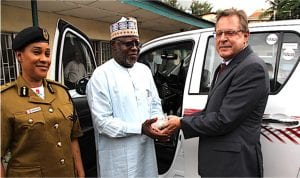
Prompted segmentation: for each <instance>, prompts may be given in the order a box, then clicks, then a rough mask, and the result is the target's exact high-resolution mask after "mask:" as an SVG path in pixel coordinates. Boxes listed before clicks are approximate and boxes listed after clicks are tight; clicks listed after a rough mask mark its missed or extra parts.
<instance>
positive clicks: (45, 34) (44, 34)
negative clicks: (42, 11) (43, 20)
mask: <svg viewBox="0 0 300 178" xmlns="http://www.w3.org/2000/svg"><path fill="white" fill-rule="evenodd" d="M43 36H44V38H45V40H48V39H49V34H48V32H47V31H46V30H45V29H43Z"/></svg>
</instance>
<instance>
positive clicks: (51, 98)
mask: <svg viewBox="0 0 300 178" xmlns="http://www.w3.org/2000/svg"><path fill="white" fill-rule="evenodd" d="M13 49H14V50H15V52H16V57H17V58H18V61H19V63H20V64H21V69H22V72H21V75H20V76H19V77H18V79H17V80H16V81H15V82H12V83H9V84H6V85H4V86H1V160H2V159H3V157H4V156H5V155H6V154H7V153H8V152H10V153H11V156H10V160H9V162H8V165H7V167H6V169H5V168H4V165H3V164H2V162H1V176H3V177H4V176H7V177H75V176H78V177H84V170H83V165H82V160H81V156H80V148H79V145H78V140H77V138H78V137H79V136H81V135H82V132H81V129H80V125H79V121H78V119H77V117H76V114H75V112H74V108H73V104H72V101H71V99H70V97H69V95H68V91H67V90H66V88H65V87H64V86H62V85H60V84H59V83H56V82H54V81H50V80H47V79H45V78H46V76H47V72H48V70H49V66H50V63H51V61H50V48H49V35H48V32H47V31H46V30H44V29H42V28H40V27H29V28H26V29H24V30H22V31H21V32H20V33H18V35H17V36H16V38H15V39H14V41H13Z"/></svg>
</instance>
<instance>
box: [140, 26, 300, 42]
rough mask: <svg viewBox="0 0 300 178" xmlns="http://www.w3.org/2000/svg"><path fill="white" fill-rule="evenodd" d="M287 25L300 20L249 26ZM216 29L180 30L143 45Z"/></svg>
mask: <svg viewBox="0 0 300 178" xmlns="http://www.w3.org/2000/svg"><path fill="white" fill-rule="evenodd" d="M286 25H300V20H279V21H269V22H255V23H250V24H249V28H250V29H251V28H257V27H269V26H286ZM212 30H214V27H213V28H205V29H198V30H190V31H185V32H179V33H173V34H170V35H165V36H162V37H158V38H156V39H153V40H151V41H149V42H146V43H145V44H143V46H147V45H148V44H150V43H153V42H155V41H160V40H163V39H168V38H172V37H179V36H185V35H192V34H196V33H200V32H207V31H212Z"/></svg>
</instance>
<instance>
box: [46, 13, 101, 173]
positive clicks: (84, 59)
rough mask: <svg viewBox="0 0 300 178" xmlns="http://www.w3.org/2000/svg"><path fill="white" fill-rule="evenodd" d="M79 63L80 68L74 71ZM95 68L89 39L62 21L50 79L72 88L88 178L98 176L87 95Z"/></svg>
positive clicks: (57, 33)
mask: <svg viewBox="0 0 300 178" xmlns="http://www.w3.org/2000/svg"><path fill="white" fill-rule="evenodd" d="M75 64H76V66H77V68H76V69H71V68H72V65H75ZM78 66H79V67H78ZM95 68H96V62H95V57H94V54H93V50H92V46H91V43H90V41H89V38H88V37H87V36H86V35H85V34H83V33H82V32H81V31H80V30H78V29H77V28H75V27H74V26H73V25H71V24H69V23H68V22H66V21H64V20H61V19H59V20H58V22H57V27H56V32H55V37H54V41H53V49H52V64H51V68H50V71H49V75H50V76H48V77H49V78H51V79H54V80H55V81H58V82H60V83H62V84H64V85H66V86H67V87H68V88H69V93H70V95H71V97H72V100H73V102H74V105H75V108H76V110H77V114H78V117H79V120H80V125H81V128H82V130H83V133H84V135H83V136H82V137H80V138H79V145H80V149H81V156H82V161H83V166H84V169H85V175H86V176H87V177H96V176H97V168H96V165H97V164H96V147H95V139H94V130H93V124H92V119H91V113H90V110H89V106H88V103H87V98H86V95H85V87H86V84H87V82H88V79H89V77H90V76H91V75H92V73H93V71H94V70H95Z"/></svg>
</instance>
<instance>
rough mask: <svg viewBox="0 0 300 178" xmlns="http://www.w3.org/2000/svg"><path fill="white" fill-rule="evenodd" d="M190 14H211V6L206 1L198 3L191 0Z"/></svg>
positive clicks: (195, 0) (196, 0)
mask: <svg viewBox="0 0 300 178" xmlns="http://www.w3.org/2000/svg"><path fill="white" fill-rule="evenodd" d="M190 9H191V11H192V14H194V15H203V14H207V13H211V12H212V9H213V7H212V4H211V3H208V2H206V1H204V2H199V1H198V0H193V1H192V4H191V6H190Z"/></svg>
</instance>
